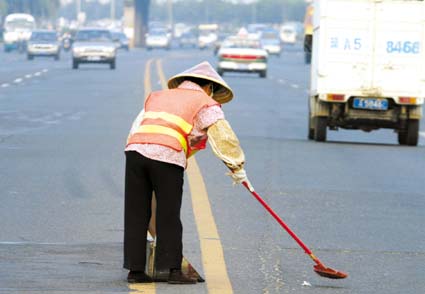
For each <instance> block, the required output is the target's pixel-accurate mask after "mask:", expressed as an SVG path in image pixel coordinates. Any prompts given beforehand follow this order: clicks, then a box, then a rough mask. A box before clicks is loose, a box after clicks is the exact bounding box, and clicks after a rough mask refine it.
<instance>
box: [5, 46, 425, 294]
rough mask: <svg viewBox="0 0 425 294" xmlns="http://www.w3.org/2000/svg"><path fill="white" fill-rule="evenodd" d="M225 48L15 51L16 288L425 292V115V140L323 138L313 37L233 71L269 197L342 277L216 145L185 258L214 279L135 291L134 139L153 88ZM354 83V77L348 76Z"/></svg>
mask: <svg viewBox="0 0 425 294" xmlns="http://www.w3.org/2000/svg"><path fill="white" fill-rule="evenodd" d="M203 60H208V61H210V62H211V63H212V64H216V57H215V56H214V55H213V54H212V52H211V51H208V50H206V51H199V50H195V49H190V50H170V51H163V50H153V51H146V50H132V51H130V52H119V56H118V59H117V69H116V70H110V69H109V67H108V66H107V65H82V66H81V67H80V69H79V70H72V69H71V58H70V55H69V53H64V54H62V57H61V60H59V61H54V60H53V58H52V59H48V58H39V59H35V60H33V61H27V60H26V58H25V56H24V55H21V54H18V53H16V52H13V53H9V54H6V53H4V52H0V191H1V202H0V224H1V226H0V293H2V294H3V293H4V294H6V293H7V294H17V293H19V294H21V293H49V294H50V293H55V294H62V293H67V294H70V293H189V294H190V293H193V294H202V293H218V294H226V293H237V294H258V293H262V294H272V293H320V294H322V293H323V294H328V293H330V294H343V293H344V294H345V293H353V294H361V293H374V294H392V293H393V294H399V293H403V294H419V293H424V290H425V282H424V276H425V242H424V240H425V229H424V226H423V224H424V223H425V214H424V210H425V188H424V185H425V173H424V168H425V156H424V154H425V132H424V130H425V121H423V120H422V121H421V124H422V125H421V137H420V142H419V146H417V147H407V146H399V145H398V144H397V136H396V134H395V133H393V132H392V131H391V130H379V131H374V132H371V133H364V132H361V131H344V130H340V131H338V132H333V131H329V132H328V141H327V142H325V143H317V142H314V141H309V140H307V111H308V110H307V93H308V91H307V89H308V80H309V66H307V65H305V64H304V63H303V54H302V51H301V47H300V46H294V47H287V48H285V52H284V53H283V54H282V56H281V57H271V58H270V61H269V72H268V76H267V78H265V79H261V78H259V77H258V76H257V75H251V74H236V73H234V74H231V73H229V74H225V76H224V78H225V80H226V81H227V82H228V84H229V85H230V86H231V87H232V88H233V89H234V92H235V98H234V100H233V101H232V102H231V103H229V104H226V105H224V106H223V109H224V111H225V114H226V118H227V119H228V120H229V122H230V123H231V125H232V127H233V128H234V130H235V132H236V133H237V135H238V137H239V139H240V141H241V144H242V146H243V148H244V151H245V153H246V158H247V160H246V170H247V173H248V176H249V178H250V180H251V182H252V184H253V186H254V187H255V189H256V191H257V192H258V193H259V194H260V195H261V196H262V197H263V198H264V199H265V200H266V201H267V202H268V203H269V204H270V205H271V206H272V207H273V208H274V210H275V211H276V212H277V213H278V214H279V215H280V216H281V217H282V218H283V219H284V220H285V221H286V222H287V223H288V225H289V226H290V227H291V228H292V229H293V230H294V231H295V232H296V233H297V234H298V235H299V236H300V237H301V238H302V240H303V241H304V242H305V243H306V244H307V245H308V246H310V247H311V249H312V250H313V252H314V253H315V254H316V255H317V256H318V257H319V258H320V259H321V260H322V261H323V262H324V263H325V264H326V265H327V266H329V267H332V268H336V269H339V270H343V271H346V272H348V273H349V277H348V278H347V279H345V280H338V281H336V280H328V279H324V278H321V277H319V276H317V275H316V274H315V273H314V272H313V262H312V261H311V260H310V259H309V257H308V256H307V255H305V254H304V252H303V250H302V249H300V248H299V247H298V246H297V244H296V243H295V242H294V241H293V240H292V239H291V238H290V237H288V235H287V234H286V232H285V231H283V229H282V228H281V227H280V226H279V225H278V224H277V223H276V222H275V220H274V219H272V217H271V216H270V215H269V214H268V213H267V212H266V211H265V210H264V209H263V208H262V207H261V206H260V205H259V203H258V202H256V200H255V199H254V198H253V197H252V196H251V194H250V193H249V192H248V191H247V190H246V189H245V188H244V187H243V186H232V183H231V180H230V178H229V177H228V176H226V175H225V173H226V172H227V171H226V168H225V166H224V165H223V164H222V163H221V162H220V161H219V160H218V159H217V158H216V157H215V156H214V155H213V154H212V152H211V149H210V148H207V150H205V151H203V152H200V153H198V154H197V155H196V160H194V161H192V162H191V163H190V164H189V168H188V172H187V174H186V179H185V193H184V203H183V210H182V219H183V223H184V254H185V256H186V257H187V258H188V259H189V260H190V261H191V262H192V264H193V265H194V266H195V268H196V269H197V270H198V271H199V272H200V273H201V274H202V275H203V276H204V277H205V278H206V283H198V284H196V285H191V286H172V285H168V284H161V283H157V284H153V285H141V284H136V285H128V284H127V283H126V280H125V279H126V274H127V272H126V271H125V270H123V269H122V238H123V202H124V201H123V189H124V187H123V180H124V153H123V149H124V145H125V141H126V138H127V134H128V131H129V128H130V125H131V123H132V121H133V119H134V117H135V116H136V115H137V113H138V112H139V110H140V109H141V107H142V105H143V101H144V97H145V94H146V93H147V92H149V91H151V90H158V89H161V88H162V87H164V83H165V81H166V79H167V78H168V77H170V76H171V75H174V74H176V73H179V72H181V71H182V70H185V69H187V68H189V67H191V66H193V65H195V64H197V63H199V62H201V61H203ZM347 78H349V77H347Z"/></svg>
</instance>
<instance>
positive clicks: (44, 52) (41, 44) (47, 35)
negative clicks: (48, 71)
mask: <svg viewBox="0 0 425 294" xmlns="http://www.w3.org/2000/svg"><path fill="white" fill-rule="evenodd" d="M60 49H61V45H60V42H59V39H58V35H57V33H56V31H50V30H38V31H33V32H32V33H31V37H30V39H29V40H28V44H27V59H28V60H32V59H34V57H36V56H51V57H54V58H55V60H59V57H60Z"/></svg>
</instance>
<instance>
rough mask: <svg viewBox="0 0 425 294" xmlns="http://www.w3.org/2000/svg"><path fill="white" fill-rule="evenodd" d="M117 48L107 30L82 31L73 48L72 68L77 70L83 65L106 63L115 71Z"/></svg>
mask: <svg viewBox="0 0 425 294" xmlns="http://www.w3.org/2000/svg"><path fill="white" fill-rule="evenodd" d="M116 54H117V53H116V46H115V43H114V42H113V40H112V34H111V32H110V31H109V30H107V29H101V28H84V29H80V30H79V31H78V32H77V34H76V36H75V42H74V44H73V46H72V68H73V69H77V68H78V66H79V64H81V63H106V64H109V67H110V69H115V65H116Z"/></svg>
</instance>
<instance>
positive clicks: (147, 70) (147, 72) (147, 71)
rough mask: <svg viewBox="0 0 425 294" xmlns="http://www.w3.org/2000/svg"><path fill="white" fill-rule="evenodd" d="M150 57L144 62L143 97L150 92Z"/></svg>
mask: <svg viewBox="0 0 425 294" xmlns="http://www.w3.org/2000/svg"><path fill="white" fill-rule="evenodd" d="M152 61H153V60H152V59H149V60H148V61H147V62H146V65H145V79H144V89H145V92H144V93H145V97H144V98H143V99H146V97H148V95H149V93H150V92H152V82H151V64H152Z"/></svg>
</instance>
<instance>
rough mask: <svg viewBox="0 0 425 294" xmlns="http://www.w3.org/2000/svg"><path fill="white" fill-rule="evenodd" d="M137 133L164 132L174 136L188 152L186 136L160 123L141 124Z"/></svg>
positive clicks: (163, 133)
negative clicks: (159, 124)
mask: <svg viewBox="0 0 425 294" xmlns="http://www.w3.org/2000/svg"><path fill="white" fill-rule="evenodd" d="M137 133H150V134H162V135H168V136H171V137H174V138H176V139H177V141H179V142H180V144H181V146H182V148H183V150H184V152H185V153H186V154H187V141H186V138H185V137H184V136H183V135H182V134H180V133H179V132H178V131H176V130H174V129H172V128H168V127H164V126H158V125H141V126H139V128H138V129H137Z"/></svg>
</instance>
